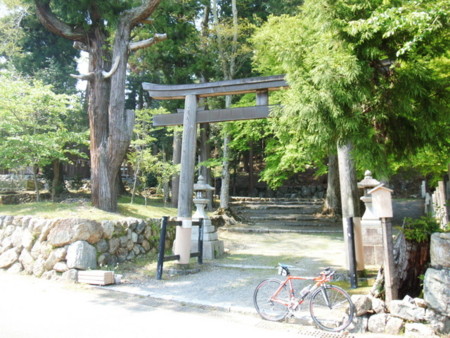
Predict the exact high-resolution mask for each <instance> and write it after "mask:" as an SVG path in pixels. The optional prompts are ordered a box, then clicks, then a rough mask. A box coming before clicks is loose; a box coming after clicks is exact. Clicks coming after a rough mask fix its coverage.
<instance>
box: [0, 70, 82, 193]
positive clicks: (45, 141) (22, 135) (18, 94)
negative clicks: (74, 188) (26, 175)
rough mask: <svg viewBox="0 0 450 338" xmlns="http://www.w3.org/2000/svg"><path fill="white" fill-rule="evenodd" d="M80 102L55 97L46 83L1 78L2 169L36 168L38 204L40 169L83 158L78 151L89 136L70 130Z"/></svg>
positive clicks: (0, 161)
mask: <svg viewBox="0 0 450 338" xmlns="http://www.w3.org/2000/svg"><path fill="white" fill-rule="evenodd" d="M77 101H78V98H77V97H76V96H69V95H64V94H55V93H54V92H53V91H52V88H51V87H50V86H48V85H47V86H46V85H43V84H42V82H39V81H30V80H24V79H22V78H20V77H18V76H13V75H11V74H5V72H3V73H2V74H1V75H0V167H2V168H7V169H17V168H25V167H31V168H33V175H34V180H35V188H36V197H37V200H38V201H39V189H38V187H39V185H38V184H37V174H38V171H39V169H42V167H44V166H46V165H49V164H50V163H52V162H59V161H61V162H63V161H68V156H69V155H70V154H72V155H77V156H82V154H80V152H79V151H78V147H79V145H80V144H83V143H84V142H85V141H86V140H85V135H86V134H85V133H84V132H83V131H80V132H74V131H70V130H69V129H68V128H67V126H70V125H71V123H72V121H73V120H72V115H76V110H79V107H78V108H77V106H78V104H77ZM52 196H53V197H54V190H52Z"/></svg>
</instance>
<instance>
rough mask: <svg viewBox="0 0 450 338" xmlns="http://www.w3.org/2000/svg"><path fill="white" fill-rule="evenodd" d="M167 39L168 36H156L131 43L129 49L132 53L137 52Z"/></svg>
mask: <svg viewBox="0 0 450 338" xmlns="http://www.w3.org/2000/svg"><path fill="white" fill-rule="evenodd" d="M166 39H167V34H158V33H157V34H155V35H154V36H153V37H152V38H150V39H147V40H142V41H137V42H130V44H129V46H128V49H129V50H130V51H135V50H138V49H142V48H146V47H150V46H151V45H154V44H155V43H157V42H160V41H164V40H166Z"/></svg>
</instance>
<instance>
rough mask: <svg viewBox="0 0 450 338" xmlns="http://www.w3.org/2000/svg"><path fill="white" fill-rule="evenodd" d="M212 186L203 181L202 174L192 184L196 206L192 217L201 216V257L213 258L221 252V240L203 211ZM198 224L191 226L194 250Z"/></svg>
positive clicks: (196, 242) (192, 247) (195, 218)
mask: <svg viewBox="0 0 450 338" xmlns="http://www.w3.org/2000/svg"><path fill="white" fill-rule="evenodd" d="M213 190H214V188H213V187H211V186H210V185H209V184H207V183H206V182H205V179H204V177H203V176H202V175H200V176H199V177H198V181H197V183H195V184H194V194H195V197H194V199H193V202H194V204H195V207H196V209H197V210H196V211H195V213H194V215H192V219H193V220H195V221H197V220H199V219H200V218H203V258H204V259H214V258H216V257H219V256H220V255H222V254H223V242H222V241H219V240H218V236H217V232H216V228H215V227H214V226H213V225H212V223H211V219H210V218H209V216H208V214H207V213H206V211H205V208H206V205H207V204H208V199H207V198H206V196H207V192H208V191H213ZM198 231H199V230H198V226H193V227H192V235H191V251H196V249H197V247H198Z"/></svg>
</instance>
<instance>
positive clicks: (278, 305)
mask: <svg viewBox="0 0 450 338" xmlns="http://www.w3.org/2000/svg"><path fill="white" fill-rule="evenodd" d="M289 301H290V297H289V290H288V287H287V286H286V285H283V282H282V281H280V280H278V279H274V278H270V279H265V280H263V281H262V282H261V283H259V285H258V286H257V287H256V289H255V292H254V293H253V304H254V305H255V308H256V311H257V312H258V314H259V315H260V316H261V317H262V318H264V319H267V320H271V321H280V320H283V319H284V318H285V317H286V316H287V314H288V306H289Z"/></svg>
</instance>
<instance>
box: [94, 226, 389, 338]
mask: <svg viewBox="0 0 450 338" xmlns="http://www.w3.org/2000/svg"><path fill="white" fill-rule="evenodd" d="M341 237H342V235H336V234H292V233H291V234H287V233H270V234H236V233H229V232H220V239H222V240H224V242H225V248H226V249H227V254H226V255H225V256H224V257H223V258H221V259H217V260H213V261H208V262H205V264H203V265H202V266H201V267H200V269H199V271H198V272H196V273H192V274H188V275H170V274H169V269H165V270H164V274H163V280H156V278H155V275H154V266H152V267H144V268H142V269H141V271H142V270H146V269H147V274H146V275H142V274H139V273H136V271H134V272H132V273H131V274H127V273H125V274H124V276H123V279H124V281H123V283H122V284H117V285H111V286H105V287H103V289H107V290H111V291H116V292H123V293H127V294H134V295H140V296H144V297H152V298H156V299H163V300H169V301H174V302H177V303H180V304H183V305H190V306H197V307H201V308H205V309H211V310H213V309H215V310H221V311H227V312H235V313H243V314H246V315H253V316H258V315H257V313H256V310H255V308H254V306H253V291H254V289H255V287H256V286H257V285H258V283H259V282H260V281H261V280H263V279H265V278H269V277H276V278H277V277H280V276H278V275H277V269H276V268H275V266H276V265H277V262H279V261H280V262H283V263H288V264H291V265H294V266H295V267H296V268H293V269H292V272H293V273H298V274H303V275H311V276H312V275H315V274H317V273H318V272H319V271H320V270H321V268H323V267H324V266H332V267H333V268H335V269H336V270H337V271H341V272H345V252H344V243H343V239H342V238H341ZM192 262H194V260H192ZM193 267H194V268H196V267H198V266H197V265H196V264H193ZM300 287H301V286H300ZM302 310H303V311H302V312H301V313H300V315H299V318H294V319H292V321H293V322H294V323H298V324H300V325H302V327H303V328H302V329H301V331H300V332H303V334H305V335H306V336H308V337H338V336H340V335H335V334H330V333H326V332H324V331H321V330H316V329H315V328H314V326H313V323H312V320H311V318H310V316H309V312H308V308H307V305H304V307H303V309H302ZM258 317H259V316H258ZM354 336H355V337H357V336H361V337H371V336H373V335H370V334H355V335H354ZM376 337H389V336H388V335H376Z"/></svg>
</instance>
